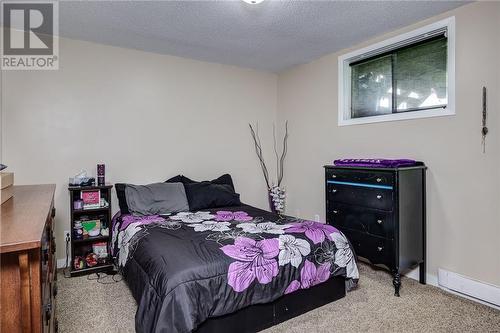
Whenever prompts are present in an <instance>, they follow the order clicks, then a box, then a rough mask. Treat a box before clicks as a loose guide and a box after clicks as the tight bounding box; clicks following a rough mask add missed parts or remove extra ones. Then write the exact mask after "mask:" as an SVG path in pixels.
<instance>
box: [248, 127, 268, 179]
mask: <svg viewBox="0 0 500 333" xmlns="http://www.w3.org/2000/svg"><path fill="white" fill-rule="evenodd" d="M248 126H249V127H250V133H251V134H252V138H253V143H254V145H255V152H256V153H257V157H258V158H259V161H260V166H261V168H262V173H263V174H264V179H265V180H266V185H267V188H271V185H270V184H269V172H268V171H267V166H266V162H265V161H264V154H263V153H262V146H261V144H260V137H259V126H258V124H257V126H256V130H254V128H253V127H252V124H248Z"/></svg>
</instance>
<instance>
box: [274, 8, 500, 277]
mask: <svg viewBox="0 0 500 333" xmlns="http://www.w3.org/2000/svg"><path fill="white" fill-rule="evenodd" d="M451 15H455V16H456V92H457V99H456V105H457V108H456V116H451V117H440V118H427V119H418V120H408V121H397V122H386V123H379V124H367V125H356V126H345V127H338V126H337V110H338V107H337V105H338V103H337V98H338V96H337V82H338V77H337V59H338V56H339V55H341V54H344V53H347V52H349V51H352V50H354V49H356V48H360V47H363V46H366V45H369V44H372V43H374V42H377V41H380V40H383V39H386V38H388V37H391V36H394V35H397V34H399V33H402V32H406V31H409V30H411V29H414V28H416V27H419V26H422V25H425V24H428V23H430V22H433V21H437V20H439V19H442V18H445V17H449V16H451ZM499 32H500V3H498V2H496V3H493V2H491V3H475V4H471V5H467V6H464V7H460V8H458V9H456V10H453V11H451V12H449V13H446V14H444V15H440V16H438V17H435V18H432V19H429V20H426V21H424V22H420V23H418V24H416V25H413V26H411V27H407V28H405V29H401V30H400V31H395V32H393V33H391V34H387V35H385V36H380V37H379V38H376V39H373V40H371V41H367V42H366V43H363V44H362V45H358V46H355V47H353V48H351V49H349V50H344V51H342V52H338V53H335V54H331V55H328V56H325V57H323V58H321V59H319V60H317V61H314V62H312V63H310V64H306V65H303V66H299V67H296V68H293V69H291V70H289V71H286V72H284V73H282V74H281V75H280V76H279V79H278V122H279V121H282V120H284V119H288V120H289V123H290V141H289V153H288V160H287V164H286V170H285V181H284V182H285V184H286V186H287V188H288V195H289V196H288V212H289V213H292V214H298V215H301V216H303V217H307V218H313V216H314V214H319V215H320V216H322V218H323V219H324V210H325V200H324V173H323V169H322V166H323V165H325V164H329V163H331V162H332V160H334V159H336V158H341V157H354V158H356V157H383V158H391V157H394V158H395V157H407V158H413V159H417V160H422V161H424V162H425V163H426V164H427V165H428V166H429V170H428V182H427V186H428V190H427V193H428V199H427V204H428V231H427V239H428V247H427V257H428V265H427V267H428V271H429V273H430V274H433V275H437V269H438V267H442V268H445V269H447V270H450V271H453V272H459V273H461V274H463V275H465V276H468V277H471V278H475V279H478V280H482V281H485V282H489V283H492V284H496V285H500V258H499V253H500V135H499V130H500V117H499V112H500V69H499V68H500V41H499V39H500V38H499V35H500V33H499ZM483 85H486V86H487V87H488V89H489V110H490V112H489V119H488V123H489V124H488V127H489V129H490V134H489V135H488V139H487V145H486V147H487V153H486V154H483V153H482V149H481V135H480V130H481V89H482V86H483Z"/></svg>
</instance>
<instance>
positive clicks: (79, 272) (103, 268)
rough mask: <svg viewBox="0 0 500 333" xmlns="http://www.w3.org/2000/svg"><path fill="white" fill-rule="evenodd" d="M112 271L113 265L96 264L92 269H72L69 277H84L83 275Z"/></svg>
mask: <svg viewBox="0 0 500 333" xmlns="http://www.w3.org/2000/svg"><path fill="white" fill-rule="evenodd" d="M112 269H113V264H98V265H96V266H94V267H87V268H82V269H74V268H73V269H72V270H71V271H70V275H71V276H72V277H73V276H79V275H85V274H92V273H99V272H105V271H111V270H112Z"/></svg>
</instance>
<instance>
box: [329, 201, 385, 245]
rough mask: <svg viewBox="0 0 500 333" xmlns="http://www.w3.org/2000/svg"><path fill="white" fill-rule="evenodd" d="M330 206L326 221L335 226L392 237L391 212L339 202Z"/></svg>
mask: <svg viewBox="0 0 500 333" xmlns="http://www.w3.org/2000/svg"><path fill="white" fill-rule="evenodd" d="M331 207H332V208H330V211H329V212H328V215H329V217H328V222H329V223H331V224H332V225H334V226H335V227H340V228H349V229H352V230H358V231H361V232H365V233H369V234H372V235H376V236H380V237H385V238H389V239H393V238H394V217H393V214H392V213H391V212H386V211H381V210H376V209H368V208H364V207H359V206H351V205H344V204H340V203H333V204H332V205H331Z"/></svg>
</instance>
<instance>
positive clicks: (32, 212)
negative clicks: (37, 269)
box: [0, 184, 56, 253]
mask: <svg viewBox="0 0 500 333" xmlns="http://www.w3.org/2000/svg"><path fill="white" fill-rule="evenodd" d="M55 189H56V186H55V185H53V184H49V185H22V186H14V196H13V197H12V198H10V199H9V200H7V201H6V202H5V203H3V204H2V205H0V253H7V252H14V251H23V250H29V249H34V248H38V247H40V241H41V238H42V234H43V230H44V227H45V222H46V221H47V218H48V217H49V215H50V214H51V207H52V201H53V198H54V192H55Z"/></svg>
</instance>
